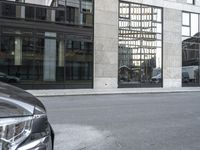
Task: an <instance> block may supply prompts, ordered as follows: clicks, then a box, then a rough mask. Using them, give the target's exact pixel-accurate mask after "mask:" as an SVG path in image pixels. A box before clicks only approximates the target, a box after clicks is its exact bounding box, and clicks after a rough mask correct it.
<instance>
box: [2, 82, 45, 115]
mask: <svg viewBox="0 0 200 150" xmlns="http://www.w3.org/2000/svg"><path fill="white" fill-rule="evenodd" d="M35 107H39V108H42V109H43V110H45V108H44V105H43V104H42V103H41V102H40V101H39V100H38V99H37V98H35V97H34V96H32V95H31V94H29V93H27V92H25V91H24V90H22V89H19V88H17V87H14V86H11V85H8V84H5V83H2V82H0V118H2V117H21V116H29V115H33V114H34V109H35Z"/></svg>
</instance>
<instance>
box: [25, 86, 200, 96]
mask: <svg viewBox="0 0 200 150" xmlns="http://www.w3.org/2000/svg"><path fill="white" fill-rule="evenodd" d="M27 92H29V93H31V94H32V95H34V96H36V97H51V96H52V97H56V96H83V95H114V94H160V93H186V92H187V93H188V92H200V88H180V89H172V88H156V89H146V88H140V89H135V88H134V89H101V90H100V89H98V90H96V89H76V90H68V89H66V90H27Z"/></svg>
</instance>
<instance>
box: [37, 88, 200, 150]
mask: <svg viewBox="0 0 200 150" xmlns="http://www.w3.org/2000/svg"><path fill="white" fill-rule="evenodd" d="M40 99H41V100H42V102H43V103H44V104H45V106H46V108H47V111H48V115H49V120H50V122H51V123H52V125H53V128H54V130H55V133H56V146H55V150H80V149H81V150H199V149H200V93H198V92H194V93H192V92H190V93H163V94H141V95H140V94H136V95H134V94H124V95H98V96H95V95H93V96H63V97H42V98H40Z"/></svg>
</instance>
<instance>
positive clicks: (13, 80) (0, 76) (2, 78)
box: [0, 72, 20, 83]
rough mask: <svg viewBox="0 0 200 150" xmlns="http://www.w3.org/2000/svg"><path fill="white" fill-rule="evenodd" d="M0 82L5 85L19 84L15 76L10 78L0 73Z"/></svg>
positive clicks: (18, 79)
mask: <svg viewBox="0 0 200 150" xmlns="http://www.w3.org/2000/svg"><path fill="white" fill-rule="evenodd" d="M0 81H2V82H6V83H19V82H20V78H18V77H16V76H10V75H7V74H5V73H2V72H0Z"/></svg>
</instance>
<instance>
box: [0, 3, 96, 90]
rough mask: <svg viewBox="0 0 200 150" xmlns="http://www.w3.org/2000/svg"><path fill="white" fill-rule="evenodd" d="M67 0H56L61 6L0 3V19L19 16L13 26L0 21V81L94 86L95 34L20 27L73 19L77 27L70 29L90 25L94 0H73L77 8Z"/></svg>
mask: <svg viewBox="0 0 200 150" xmlns="http://www.w3.org/2000/svg"><path fill="white" fill-rule="evenodd" d="M66 2H67V1H66ZM71 2H72V1H71ZM71 2H69V3H65V5H62V3H60V2H59V7H44V6H40V5H35V4H34V5H33V4H28V5H27V4H26V3H16V2H1V3H0V5H1V8H2V13H1V18H2V19H4V20H5V19H9V20H13V19H20V20H21V21H22V22H21V24H20V23H19V24H18V25H17V26H16V27H10V26H5V25H0V81H3V82H8V83H11V84H14V85H16V86H19V87H22V88H24V89H54V88H57V89H59V88H61V89H64V88H92V87H93V36H92V35H93V34H92V35H91V33H90V34H88V35H87V34H81V33H77V34H74V33H73V34H72V33H70V32H69V31H65V30H63V31H62V32H61V31H60V30H57V29H56V28H53V30H47V29H45V28H42V27H41V29H40V28H38V27H37V28H35V27H34V26H32V28H23V27H21V26H23V23H25V24H26V23H27V22H28V25H29V24H31V23H32V22H33V23H35V22H37V23H38V24H37V25H38V26H39V25H40V23H41V25H43V24H44V23H47V24H49V23H53V25H54V26H53V27H56V26H55V25H56V24H57V23H59V26H58V28H59V27H61V25H63V26H67V25H72V24H73V25H79V26H80V27H79V26H76V27H75V28H74V30H77V29H78V30H80V31H81V30H84V28H85V26H87V27H86V28H92V29H93V17H91V16H93V4H92V3H91V2H92V1H90V0H87V1H86V2H85V0H84V1H83V0H82V1H76V6H77V7H75V4H73V7H72V4H71ZM78 2H79V3H78ZM74 3H75V2H74ZM77 4H80V5H77ZM69 5H70V6H69ZM62 6H63V7H62ZM69 7H70V8H69ZM76 9H78V11H75V10H76ZM88 16H90V17H88ZM29 26H30V25H29ZM45 26H47V27H48V28H49V29H50V26H48V25H46V24H45ZM71 27H72V26H71ZM80 28H81V29H80ZM72 29H73V28H72Z"/></svg>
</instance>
